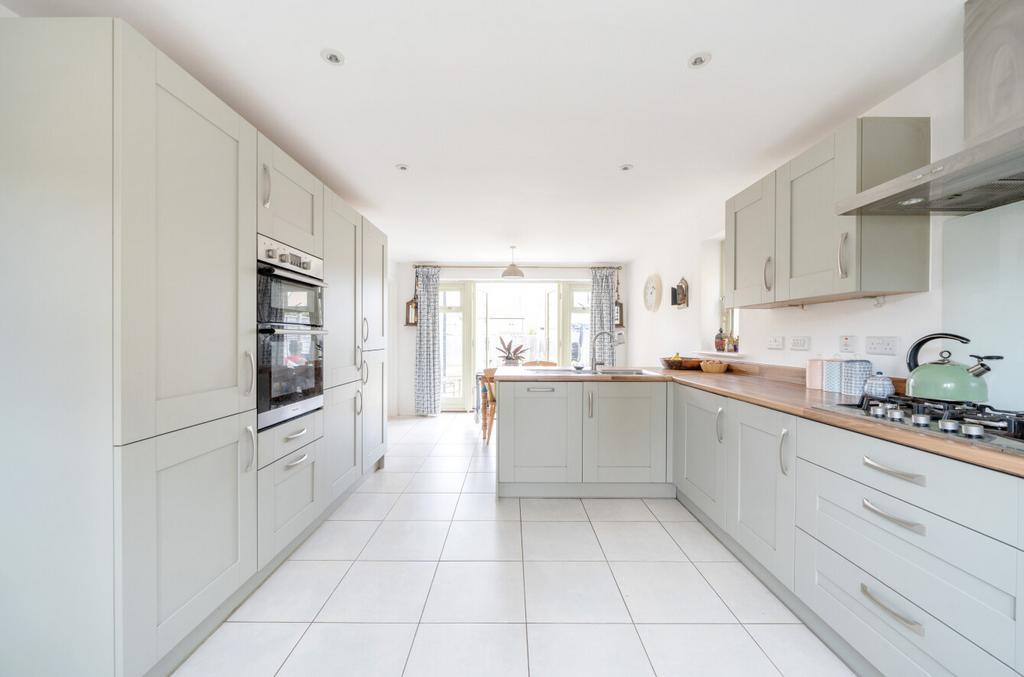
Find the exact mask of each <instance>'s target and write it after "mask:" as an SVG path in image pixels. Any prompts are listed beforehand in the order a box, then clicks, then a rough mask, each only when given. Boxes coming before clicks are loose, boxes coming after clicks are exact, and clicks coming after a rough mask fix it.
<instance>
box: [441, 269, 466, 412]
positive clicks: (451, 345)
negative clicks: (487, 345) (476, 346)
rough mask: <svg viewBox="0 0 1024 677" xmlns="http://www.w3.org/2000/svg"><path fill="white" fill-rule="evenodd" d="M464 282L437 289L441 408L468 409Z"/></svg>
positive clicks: (446, 284)
mask: <svg viewBox="0 0 1024 677" xmlns="http://www.w3.org/2000/svg"><path fill="white" fill-rule="evenodd" d="M465 292H466V283H462V282H458V283H442V284H441V286H440V288H439V289H438V299H437V306H438V307H437V321H438V324H439V325H440V327H439V332H438V333H439V334H440V335H441V408H442V409H446V410H465V409H467V408H468V407H470V406H471V402H472V397H471V392H472V391H471V387H472V382H473V375H472V361H471V360H469V359H468V358H467V352H468V349H469V347H470V345H471V342H470V338H469V329H470V326H469V323H468V322H467V321H466V315H467V309H466V308H465V306H464V305H463V303H464V302H465V300H466V293H465Z"/></svg>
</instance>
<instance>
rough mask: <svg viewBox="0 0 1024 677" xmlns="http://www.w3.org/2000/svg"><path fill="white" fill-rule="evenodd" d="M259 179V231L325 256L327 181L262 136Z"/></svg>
mask: <svg viewBox="0 0 1024 677" xmlns="http://www.w3.org/2000/svg"><path fill="white" fill-rule="evenodd" d="M259 177H260V178H259V182H260V195H259V209H258V214H259V221H258V222H257V226H258V229H259V232H260V233H261V234H263V235H266V236H267V237H272V238H274V239H275V240H277V241H279V242H283V243H285V244H287V245H291V246H292V247H297V248H298V249H301V250H302V251H304V252H308V253H310V254H312V255H313V256H320V257H322V256H323V255H324V233H323V224H324V221H323V219H324V212H323V203H324V184H323V182H321V181H320V179H318V178H316V177H315V176H313V175H312V174H311V173H310V172H309V170H307V169H306V168H304V167H303V166H302V165H300V164H299V163H298V162H296V161H295V160H293V159H292V158H291V156H289V155H288V154H287V153H285V152H284V151H283V150H281V149H280V148H278V147H277V146H276V145H274V142H273V141H271V140H270V139H268V138H267V137H265V136H263V135H262V134H260V135H259Z"/></svg>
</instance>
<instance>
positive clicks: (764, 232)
mask: <svg viewBox="0 0 1024 677" xmlns="http://www.w3.org/2000/svg"><path fill="white" fill-rule="evenodd" d="M776 268H777V265H776V261H775V172H772V173H771V174H769V175H768V176H766V177H764V178H763V179H761V180H760V181H758V182H757V183H755V184H754V185H752V186H750V187H749V188H747V189H746V190H744V191H743V192H742V193H740V194H739V195H736V196H735V197H732V198H730V199H729V200H728V201H727V202H726V203H725V289H723V294H724V296H725V300H726V305H728V306H729V307H734V308H742V307H743V306H755V305H759V304H763V303H771V302H773V301H774V300H775V271H776Z"/></svg>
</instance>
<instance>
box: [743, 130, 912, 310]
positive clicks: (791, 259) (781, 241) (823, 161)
mask: <svg viewBox="0 0 1024 677" xmlns="http://www.w3.org/2000/svg"><path fill="white" fill-rule="evenodd" d="M929 131H930V125H929V121H928V118H896V117H869V118H859V119H855V120H851V121H849V122H847V123H846V124H844V125H843V126H842V127H840V128H839V129H838V130H836V131H835V132H834V133H833V134H830V135H829V136H827V137H825V138H824V139H822V140H821V141H819V142H818V143H817V144H815V145H814V146H812V147H811V148H810V149H808V150H806V151H805V152H803V153H801V154H800V155H798V156H797V157H795V158H793V159H792V160H790V161H789V162H787V163H786V164H785V165H783V166H782V167H780V168H779V169H778V170H777V171H776V173H775V174H776V201H775V204H776V216H775V255H776V259H777V266H776V268H775V271H774V278H775V285H776V289H775V297H774V299H765V300H763V301H762V302H761V303H762V304H763V303H769V302H774V303H776V304H782V303H783V302H788V303H795V302H810V301H827V300H838V299H842V298H854V297H857V296H878V295H883V294H895V293H904V292H913V291H925V290H927V289H928V263H929V256H930V248H929V222H928V217H927V216H839V215H837V213H836V208H835V204H836V202H837V201H838V200H840V199H843V198H846V197H850V196H852V195H855V194H856V193H858V192H860V191H862V190H866V189H868V188H871V187H872V186H875V185H878V184H880V183H884V182H885V181H888V180H889V179H892V178H895V177H897V176H900V175H902V174H905V173H907V172H910V171H913V170H914V169H916V168H918V167H921V166H923V165H926V164H928V162H929V161H930V159H929V157H930V138H929ZM736 305H744V304H741V303H739V302H737V303H736ZM746 305H752V304H749V303H748V304H746Z"/></svg>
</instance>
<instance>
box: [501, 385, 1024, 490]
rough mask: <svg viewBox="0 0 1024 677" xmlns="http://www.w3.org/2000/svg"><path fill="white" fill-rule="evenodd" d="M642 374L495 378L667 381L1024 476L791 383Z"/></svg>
mask: <svg viewBox="0 0 1024 677" xmlns="http://www.w3.org/2000/svg"><path fill="white" fill-rule="evenodd" d="M644 372H645V373H644V374H641V375H618V374H566V373H552V374H538V373H535V372H533V371H528V370H526V369H523V368H518V367H502V368H500V369H498V371H497V373H496V374H495V379H497V380H499V381H579V382H587V381H597V382H602V381H613V382H614V381H663V382H673V383H679V384H682V385H685V386H690V387H693V388H698V389H700V390H706V391H707V392H710V393H714V394H716V395H722V396H724V397H729V398H731V399H734V400H740V401H742V402H749V403H750V404H756V405H758V406H761V407H767V408H769V409H775V410H776V411H783V412H786V413H788V414H793V415H794V416H800V417H801V418H806V419H810V420H812V421H818V422H819V423H824V424H826V425H832V426H836V427H837V428H845V429H846V430H851V431H853V432H857V433H861V434H863V435H870V436H871V437H876V438H878V439H882V440H887V441H889V442H895V443H896V444H902V445H905V446H908V447H914V448H915V449H920V450H922V451H927V452H929V453H933V454H939V455H940V456H946V457H949V458H954V459H956V460H958V461H964V462H965V463H971V464H973V465H978V466H982V467H984V468H990V469H992V470H998V471H1000V472H1005V473H1008V474H1011V475H1016V476H1018V477H1024V455H1018V454H1014V453H1010V452H1007V451H1005V450H1002V449H1000V448H998V447H993V446H991V445H987V444H984V443H980V442H970V441H967V440H963V439H953V438H949V439H947V438H942V437H936V436H934V435H928V434H925V433H921V432H918V431H916V430H914V429H913V428H911V427H909V426H908V427H906V428H902V427H900V428H898V427H896V426H893V425H889V424H886V423H879V422H876V421H873V420H871V419H869V418H867V417H863V418H861V417H857V416H850V415H846V414H840V413H836V412H833V411H829V410H826V409H821V408H820V407H822V406H823V405H827V404H835V403H836V402H849V401H851V400H852V399H853V398H848V397H847V398H843V397H842V396H840V395H837V394H835V393H826V392H823V391H821V390H808V389H807V388H805V387H804V386H803V385H802V384H799V383H794V382H792V380H789V381H784V380H777V379H775V378H765V377H763V376H755V375H751V374H748V373H734V372H726V373H724V374H708V373H705V372H702V371H677V370H669V369H660V368H644Z"/></svg>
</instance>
